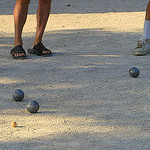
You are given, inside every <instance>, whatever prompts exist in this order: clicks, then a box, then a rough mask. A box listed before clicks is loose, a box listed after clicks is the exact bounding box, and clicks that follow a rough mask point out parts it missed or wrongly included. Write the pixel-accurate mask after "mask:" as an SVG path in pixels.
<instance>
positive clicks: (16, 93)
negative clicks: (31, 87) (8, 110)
mask: <svg viewBox="0 0 150 150" xmlns="http://www.w3.org/2000/svg"><path fill="white" fill-rule="evenodd" d="M23 98H24V92H23V91H22V90H20V89H17V90H15V91H14V93H13V99H14V100H15V101H22V100H23Z"/></svg>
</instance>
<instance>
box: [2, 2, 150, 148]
mask: <svg viewBox="0 0 150 150" xmlns="http://www.w3.org/2000/svg"><path fill="white" fill-rule="evenodd" d="M147 2H148V1H143V0H109V1H108V0H53V1H52V9H51V15H50V18H49V20H48V23H47V27H46V30H45V34H44V37H43V43H44V45H45V46H46V47H48V48H50V49H51V50H52V51H53V56H52V57H39V56H35V55H30V54H27V57H28V59H26V60H14V59H12V58H10V50H11V49H12V48H13V43H14V25H13V9H14V6H15V0H3V1H2V0H0V150H148V149H150V133H149V132H150V55H147V56H141V57H137V56H133V54H132V51H133V49H134V48H135V47H136V45H137V41H138V39H139V38H140V36H141V34H142V32H143V23H144V18H145V10H146V6H147ZM37 5H38V0H31V3H30V6H29V15H28V18H27V22H26V24H25V27H24V30H23V47H24V49H25V50H27V49H28V48H31V46H32V44H33V40H34V35H35V29H36V9H37ZM134 66H135V67H138V68H139V70H140V75H139V77H138V78H131V77H130V76H129V69H130V68H131V67H134ZM16 89H22V90H23V91H24V93H25V98H24V99H23V101H21V102H15V101H14V100H13V99H12V93H13V92H14V91H15V90H16ZM33 100H34V101H37V102H38V103H39V105H40V109H39V111H38V113H35V114H30V113H28V112H27V111H26V107H27V104H28V103H29V102H30V101H33ZM13 121H15V122H16V123H17V127H11V123H12V122H13Z"/></svg>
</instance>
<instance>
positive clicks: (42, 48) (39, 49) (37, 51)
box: [28, 42, 52, 56]
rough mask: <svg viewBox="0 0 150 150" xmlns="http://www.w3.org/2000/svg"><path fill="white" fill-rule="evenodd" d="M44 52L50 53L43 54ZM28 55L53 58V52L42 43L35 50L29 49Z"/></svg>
mask: <svg viewBox="0 0 150 150" xmlns="http://www.w3.org/2000/svg"><path fill="white" fill-rule="evenodd" d="M43 51H47V52H48V53H43ZM28 53H29V54H35V55H38V56H52V51H51V50H49V49H47V48H46V47H45V46H44V45H43V44H42V43H41V42H39V43H38V44H36V45H35V46H34V47H33V49H28Z"/></svg>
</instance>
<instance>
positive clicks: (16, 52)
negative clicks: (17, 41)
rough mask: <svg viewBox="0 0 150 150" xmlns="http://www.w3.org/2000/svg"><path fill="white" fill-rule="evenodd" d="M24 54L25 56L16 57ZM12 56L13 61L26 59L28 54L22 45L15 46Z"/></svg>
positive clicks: (11, 52)
mask: <svg viewBox="0 0 150 150" xmlns="http://www.w3.org/2000/svg"><path fill="white" fill-rule="evenodd" d="M19 53H23V54H24V55H23V56H15V54H19ZM10 55H11V56H12V58H13V59H26V58H27V57H26V52H25V50H24V49H23V47H22V45H17V46H15V47H14V48H13V49H12V50H11V51H10Z"/></svg>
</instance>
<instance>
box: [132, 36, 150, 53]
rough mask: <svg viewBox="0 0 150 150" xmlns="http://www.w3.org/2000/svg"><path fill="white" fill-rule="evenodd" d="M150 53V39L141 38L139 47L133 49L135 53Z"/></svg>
mask: <svg viewBox="0 0 150 150" xmlns="http://www.w3.org/2000/svg"><path fill="white" fill-rule="evenodd" d="M148 53H150V39H144V38H141V39H139V41H138V44H137V47H136V48H135V49H134V51H133V55H136V56H143V55H147V54H148Z"/></svg>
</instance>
